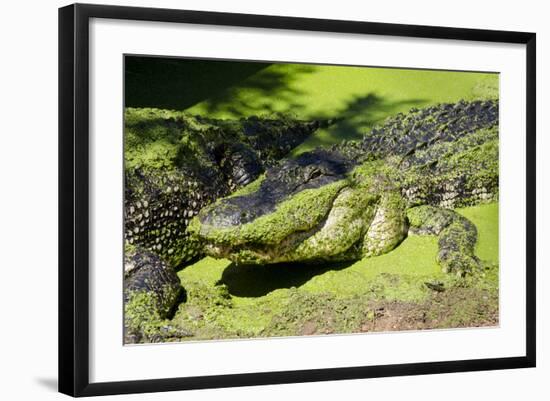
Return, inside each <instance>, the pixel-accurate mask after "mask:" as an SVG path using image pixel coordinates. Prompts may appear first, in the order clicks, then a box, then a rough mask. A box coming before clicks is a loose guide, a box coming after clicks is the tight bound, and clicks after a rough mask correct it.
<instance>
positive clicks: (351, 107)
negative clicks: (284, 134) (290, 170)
mask: <svg viewBox="0 0 550 401" xmlns="http://www.w3.org/2000/svg"><path fill="white" fill-rule="evenodd" d="M425 103H426V100H424V99H406V100H399V101H390V100H387V99H385V98H383V97H381V96H379V95H376V94H374V93H369V94H366V95H364V96H355V97H353V98H351V99H350V100H349V101H348V102H347V104H346V105H345V107H344V108H343V109H342V110H340V111H338V112H337V113H335V114H333V115H318V116H315V119H319V120H322V119H332V120H333V121H334V123H333V124H332V125H331V126H330V127H329V128H328V129H327V135H323V136H317V137H316V138H315V143H314V145H315V146H328V145H332V144H334V143H337V142H341V141H344V140H346V141H357V140H361V139H362V138H363V136H364V135H365V134H366V133H367V132H369V131H370V129H371V128H373V127H374V126H375V125H377V124H380V123H382V122H383V120H384V119H385V118H386V117H388V116H391V115H395V114H397V113H399V112H407V111H408V110H409V109H411V108H413V107H420V106H422V105H424V104H425Z"/></svg>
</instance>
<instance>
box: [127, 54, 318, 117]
mask: <svg viewBox="0 0 550 401" xmlns="http://www.w3.org/2000/svg"><path fill="white" fill-rule="evenodd" d="M271 65H272V64H269V63H256V62H241V61H221V60H195V59H171V58H159V57H132V56H130V57H127V58H126V61H125V105H126V107H156V108H165V109H177V110H182V109H187V108H189V107H192V106H193V105H195V104H197V103H201V102H204V106H205V109H206V112H207V114H213V113H218V112H223V113H225V114H227V113H229V114H231V115H232V116H233V117H234V118H240V117H248V116H250V115H273V114H276V113H277V112H278V111H280V112H283V113H292V114H296V113H298V112H299V111H300V109H301V108H303V106H302V105H300V104H298V103H296V102H295V101H293V99H294V98H295V97H296V95H298V94H300V91H298V90H297V89H295V88H294V87H293V83H294V82H296V81H297V80H299V79H300V76H301V75H302V74H306V73H310V72H312V71H314V68H313V67H311V66H307V65H294V64H293V65H291V67H289V68H285V67H284V66H282V67H279V68H276V69H268V70H266V68H267V67H269V66H271ZM260 72H261V73H260ZM276 105H278V106H276ZM282 105H284V110H281V109H280V107H282ZM277 107H279V109H277Z"/></svg>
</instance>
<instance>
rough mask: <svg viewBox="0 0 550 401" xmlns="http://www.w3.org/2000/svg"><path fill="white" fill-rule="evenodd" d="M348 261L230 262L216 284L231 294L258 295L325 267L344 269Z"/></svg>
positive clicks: (290, 284) (294, 283) (288, 285)
mask: <svg viewBox="0 0 550 401" xmlns="http://www.w3.org/2000/svg"><path fill="white" fill-rule="evenodd" d="M354 263H355V261H351V262H342V263H333V264H329V265H323V266H317V265H313V264H298V263H282V264H274V265H237V264H235V263H232V264H231V265H229V266H228V267H227V268H226V269H225V270H224V271H223V274H222V277H221V279H220V280H219V281H218V282H217V283H216V284H225V285H226V286H227V289H228V291H229V293H230V294H231V295H235V296H239V297H261V296H264V295H266V294H269V293H270V292H271V291H274V290H276V289H279V288H291V287H299V286H301V285H303V284H305V283H307V282H308V281H309V280H311V279H312V278H313V277H315V276H318V275H320V274H323V273H326V272H327V271H331V270H334V271H338V270H343V269H345V268H347V267H349V266H351V265H352V264H354Z"/></svg>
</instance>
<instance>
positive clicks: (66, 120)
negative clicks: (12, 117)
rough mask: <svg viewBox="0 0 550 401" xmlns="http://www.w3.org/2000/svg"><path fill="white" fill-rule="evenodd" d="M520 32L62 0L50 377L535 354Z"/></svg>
mask: <svg viewBox="0 0 550 401" xmlns="http://www.w3.org/2000/svg"><path fill="white" fill-rule="evenodd" d="M535 78H536V77H535V34H534V33H523V32H508V31H487V30H472V29H462V28H444V27H430V26H413V25H396V24H386V23H369V22H358V21H337V20H319V19H307V18H294V17H279V16H263V15H243V14H231V13H215V12H202V11H183V10H168V9H151V8H135V7H118V6H99V5H85V4H77V5H70V6H67V7H64V8H61V9H60V10H59V113H60V118H59V149H60V152H59V199H60V200H59V215H60V220H59V232H60V237H59V389H60V391H61V392H63V393H66V394H69V395H73V396H91V395H103V394H118V393H134V392H151V391H169V390H184V389H199V388H213V387H227V386H247V385H260V384H278V383H291V382H307V381H322V380H342V379H355V378H370V377H382V376H397V375H418V374H429V373H440V372H461V371H476V370H489V369H511V368H527V367H533V366H535V342H536V341H535V221H536V219H535Z"/></svg>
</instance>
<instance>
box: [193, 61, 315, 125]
mask: <svg viewBox="0 0 550 401" xmlns="http://www.w3.org/2000/svg"><path fill="white" fill-rule="evenodd" d="M314 71H315V68H314V67H312V66H308V65H299V64H291V65H275V66H274V67H273V68H269V69H264V70H263V71H261V73H258V74H255V75H252V76H250V77H248V78H247V79H246V80H243V81H241V82H239V83H237V84H236V85H233V86H231V87H227V88H226V89H225V90H223V91H222V92H221V93H219V94H218V95H216V96H214V97H210V98H208V99H207V100H206V101H205V102H204V103H203V106H204V110H205V111H206V113H209V114H215V113H225V114H227V113H229V114H231V115H232V116H233V117H247V116H250V115H273V114H277V113H285V114H292V115H299V114H300V112H301V111H302V110H303V109H304V107H305V105H304V104H301V103H298V102H296V101H295V99H297V98H299V97H300V95H302V94H303V91H302V90H299V89H297V88H296V86H295V85H294V84H295V83H296V82H298V81H299V80H300V78H302V77H303V75H304V74H309V73H312V72H314Z"/></svg>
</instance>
